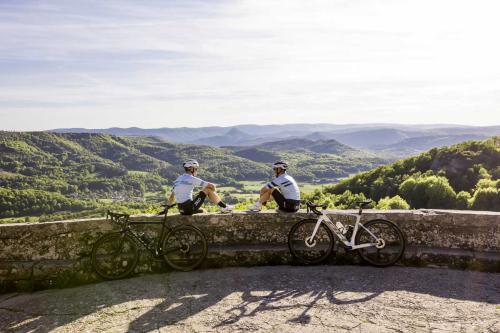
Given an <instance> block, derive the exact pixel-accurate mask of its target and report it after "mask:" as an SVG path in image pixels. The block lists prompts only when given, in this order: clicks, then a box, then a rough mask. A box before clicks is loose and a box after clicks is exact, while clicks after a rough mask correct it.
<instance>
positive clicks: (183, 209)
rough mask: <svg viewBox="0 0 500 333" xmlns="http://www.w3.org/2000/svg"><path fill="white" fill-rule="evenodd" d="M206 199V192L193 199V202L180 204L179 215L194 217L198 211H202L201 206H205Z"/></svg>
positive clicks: (178, 205)
mask: <svg viewBox="0 0 500 333" xmlns="http://www.w3.org/2000/svg"><path fill="white" fill-rule="evenodd" d="M206 197H207V195H206V194H205V192H203V191H201V192H200V193H198V194H197V195H196V196H195V197H194V198H193V200H188V201H184V202H182V203H178V204H177V207H178V208H179V213H181V214H182V215H193V214H194V213H196V212H197V211H198V209H200V207H201V205H203V203H204V202H205V199H206Z"/></svg>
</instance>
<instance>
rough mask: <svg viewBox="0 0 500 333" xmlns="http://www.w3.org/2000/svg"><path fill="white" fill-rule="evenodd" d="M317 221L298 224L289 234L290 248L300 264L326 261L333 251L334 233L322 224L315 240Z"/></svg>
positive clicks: (308, 220)
mask: <svg viewBox="0 0 500 333" xmlns="http://www.w3.org/2000/svg"><path fill="white" fill-rule="evenodd" d="M316 223H317V220H314V219H306V220H302V221H299V222H297V223H296V224H295V225H294V226H293V227H292V229H291V230H290V233H289V234H288V248H289V249H290V253H291V254H292V256H293V257H294V258H295V259H297V260H298V261H299V262H301V263H303V264H306V265H312V264H319V263H321V262H322V261H324V260H325V259H326V258H328V256H329V255H330V254H331V253H332V251H333V244H334V238H333V233H332V231H331V230H330V229H329V228H328V227H327V226H326V225H325V224H324V223H321V225H320V226H319V229H318V232H317V233H316V236H315V237H314V239H313V240H311V239H310V237H311V235H312V234H313V231H314V227H315V226H316Z"/></svg>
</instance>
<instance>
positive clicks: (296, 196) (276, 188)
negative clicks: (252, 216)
mask: <svg viewBox="0 0 500 333" xmlns="http://www.w3.org/2000/svg"><path fill="white" fill-rule="evenodd" d="M287 169H288V164H287V163H286V162H283V161H278V162H276V163H274V164H273V170H274V172H275V174H276V178H275V179H274V180H273V181H271V182H269V183H267V184H266V185H265V186H264V187H263V188H262V189H261V190H260V199H259V201H257V202H256V203H255V204H254V205H251V206H250V207H248V209H249V210H251V211H254V212H258V211H260V210H261V209H262V206H263V205H266V203H267V202H268V201H269V199H271V197H273V199H274V200H275V201H276V203H277V204H278V207H279V210H281V211H284V212H289V213H295V212H296V211H298V210H299V208H300V190H299V186H298V185H297V182H296V181H295V179H293V177H292V176H290V175H289V174H287V173H286V170H287Z"/></svg>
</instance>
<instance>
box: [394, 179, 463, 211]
mask: <svg viewBox="0 0 500 333" xmlns="http://www.w3.org/2000/svg"><path fill="white" fill-rule="evenodd" d="M399 192H400V194H401V196H402V197H403V198H404V199H405V200H407V202H408V203H409V204H410V205H411V206H412V207H413V208H417V209H418V208H454V207H455V205H456V197H457V194H456V193H455V191H454V190H453V188H452V187H451V186H450V183H449V182H448V179H446V178H445V177H442V176H420V177H417V178H415V177H410V178H408V179H407V180H405V181H404V182H403V183H402V184H401V186H400V187H399Z"/></svg>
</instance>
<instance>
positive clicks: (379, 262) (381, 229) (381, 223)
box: [354, 220, 406, 267]
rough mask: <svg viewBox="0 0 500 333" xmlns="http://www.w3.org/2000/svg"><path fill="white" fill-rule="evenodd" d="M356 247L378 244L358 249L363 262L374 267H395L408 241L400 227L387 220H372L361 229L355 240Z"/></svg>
mask: <svg viewBox="0 0 500 333" xmlns="http://www.w3.org/2000/svg"><path fill="white" fill-rule="evenodd" d="M354 242H355V244H356V245H362V244H367V243H372V244H377V245H372V246H369V247H365V248H361V249H358V253H359V255H360V256H361V258H362V259H363V260H365V261H366V262H368V263H369V264H371V265H373V266H379V267H385V266H390V265H394V264H395V263H396V262H397V261H398V260H399V259H400V258H401V256H402V255H403V252H404V250H405V246H406V241H405V237H404V235H403V232H402V231H401V229H399V227H398V226H397V225H396V224H395V223H393V222H391V221H387V220H371V221H368V222H366V223H365V224H363V227H360V228H359V230H358V232H357V234H356V237H355V240H354Z"/></svg>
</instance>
